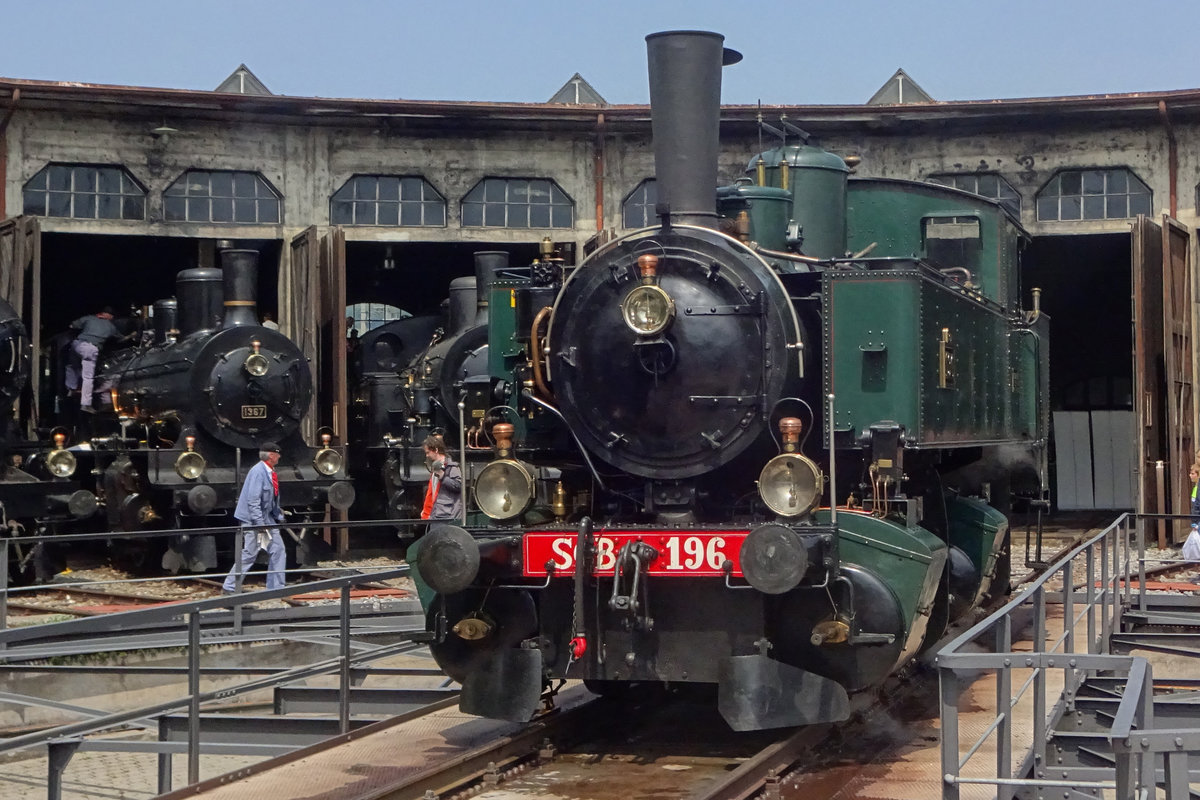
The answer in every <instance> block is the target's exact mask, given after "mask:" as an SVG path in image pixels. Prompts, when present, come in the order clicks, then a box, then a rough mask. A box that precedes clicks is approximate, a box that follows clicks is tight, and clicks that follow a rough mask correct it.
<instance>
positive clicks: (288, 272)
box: [279, 226, 321, 444]
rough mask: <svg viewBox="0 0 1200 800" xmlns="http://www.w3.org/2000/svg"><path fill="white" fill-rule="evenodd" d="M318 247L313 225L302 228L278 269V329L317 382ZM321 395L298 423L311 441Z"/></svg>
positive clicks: (316, 234) (319, 242) (317, 235)
mask: <svg viewBox="0 0 1200 800" xmlns="http://www.w3.org/2000/svg"><path fill="white" fill-rule="evenodd" d="M320 247H321V239H320V235H319V234H318V233H317V228H316V226H312V227H308V228H305V229H304V231H302V232H301V233H300V234H299V235H298V236H296V238H294V239H292V246H291V250H290V256H291V257H290V258H289V259H288V261H287V263H286V264H284V265H282V267H283V268H282V269H280V270H279V330H280V331H281V332H282V333H284V334H285V335H286V336H288V337H290V338H291V340H292V341H293V342H295V343H296V345H297V346H299V348H300V352H302V353H304V357H305V358H307V359H308V365H309V369H310V370H312V374H313V378H314V379H317V384H318V386H319V385H320V381H319V375H320V372H319V371H318V364H319V362H318V357H317V355H318V354H317V331H318V330H319V327H318V309H319V307H320V273H319V268H320ZM319 409H320V397H319V396H317V397H316V398H315V401H314V403H313V405H312V406H311V407H310V408H309V412H308V413H307V414H305V415H304V419H303V421H302V422H301V423H300V433H301V435H303V436H304V441H306V442H308V443H309V444H314V443H315V441H316V434H317V427H318V425H319V423H318V422H317V420H318V418H319V417H320V410H319Z"/></svg>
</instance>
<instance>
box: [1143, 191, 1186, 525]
mask: <svg viewBox="0 0 1200 800" xmlns="http://www.w3.org/2000/svg"><path fill="white" fill-rule="evenodd" d="M1190 246H1191V243H1190V236H1189V233H1188V230H1187V229H1186V228H1185V227H1183V226H1182V225H1180V224H1179V222H1177V221H1176V220H1174V219H1172V218H1170V217H1168V216H1165V215H1164V216H1163V218H1162V224H1161V225H1159V224H1156V223H1155V222H1152V221H1151V220H1149V219H1147V218H1146V217H1138V218H1137V219H1136V220H1135V222H1134V226H1133V242H1132V249H1133V253H1132V256H1133V258H1132V266H1133V269H1132V278H1133V336H1134V363H1133V375H1134V411H1135V417H1136V420H1137V429H1138V431H1139V436H1138V463H1139V465H1140V468H1141V475H1140V479H1139V482H1138V487H1139V492H1138V505H1137V510H1138V511H1139V512H1143V513H1152V514H1153V513H1159V514H1185V513H1187V512H1188V502H1187V501H1188V498H1189V496H1190V494H1191V486H1190V484H1189V482H1188V474H1187V473H1188V466H1189V465H1191V463H1192V462H1193V461H1194V460H1195V459H1196V438H1195V437H1196V403H1195V398H1194V396H1193V376H1194V374H1195V367H1194V358H1195V356H1194V354H1193V352H1192V338H1193V335H1192V331H1193V327H1194V314H1195V311H1194V309H1193V304H1192V296H1193V292H1194V288H1193V287H1194V277H1193V275H1192V267H1191V261H1190V257H1189V250H1190ZM1187 527H1188V526H1187V524H1186V523H1184V522H1178V523H1176V524H1175V525H1173V526H1168V525H1165V524H1163V525H1159V526H1158V537H1159V540H1160V543H1162V544H1164V545H1165V544H1167V543H1169V542H1171V541H1177V540H1178V539H1179V538H1181V536H1182V534H1183V533H1184V532H1185V531H1186V530H1187Z"/></svg>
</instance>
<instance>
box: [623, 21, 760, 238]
mask: <svg viewBox="0 0 1200 800" xmlns="http://www.w3.org/2000/svg"><path fill="white" fill-rule="evenodd" d="M724 42H725V37H724V36H722V35H721V34H719V33H709V32H707V31H665V32H663V33H652V34H650V35H649V36H647V37H646V54H647V61H648V65H649V71H650V122H651V128H652V130H653V132H654V172H655V177H656V180H657V185H658V201H659V202H660V203H666V204H668V205H669V206H670V208H671V221H672V222H674V223H680V224H687V225H703V226H705V227H708V228H714V227H716V225H717V200H716V192H717V149H718V147H719V145H720V128H721V67H722V66H723V65H726V64H736V63H737V62H738V61H741V60H742V56H741V54H740V53H738V52H737V51H735V50H727V49H725V48H724V47H723V44H724Z"/></svg>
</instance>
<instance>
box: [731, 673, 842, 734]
mask: <svg viewBox="0 0 1200 800" xmlns="http://www.w3.org/2000/svg"><path fill="white" fill-rule="evenodd" d="M717 686H718V688H717V708H718V710H719V711H720V712H721V716H722V717H724V718H725V721H726V722H728V723H729V727H731V728H733V729H734V730H735V731H754V730H761V729H763V728H784V727H790V726H793V725H812V724H815V723H818V722H840V721H841V720H844V719H846V718H847V717H849V715H850V698H849V696H848V695H847V694H846V690H845V688H844V687H843V686H842V685H841V684H840V683H838V682H837V681H834V680H830V679H829V678H823V677H821V676H820V675H817V674H815V673H812V672H808V671H806V670H802V669H799V668H797V667H793V666H790V665H788V664H784V663H783V662H781V661H775V660H774V659H771V658H768V657H766V656H760V655H750V656H732V657H730V658H726V659H725V660H724V661H722V662H721V667H720V673H719V679H718V684H717Z"/></svg>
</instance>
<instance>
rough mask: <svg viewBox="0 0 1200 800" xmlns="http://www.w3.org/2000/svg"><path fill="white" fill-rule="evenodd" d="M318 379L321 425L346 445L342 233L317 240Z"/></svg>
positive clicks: (344, 234)
mask: <svg viewBox="0 0 1200 800" xmlns="http://www.w3.org/2000/svg"><path fill="white" fill-rule="evenodd" d="M320 273H321V302H320V306H319V308H320V328H319V330H320V346H319V350H320V356H319V360H320V373H319V374H320V377H319V378H318V381H317V382H318V385H319V386H320V387H321V389H320V394H321V412H322V417H321V424H322V425H324V426H328V427H330V428H333V433H334V436H335V437H336V441H341V442H342V443H345V441H346V413H347V410H346V399H347V392H346V232H345V231H344V230H342V229H341V228H334V229H333V230H331V231H330V232H329V233H328V234H327V235H325V236H323V237H321V269H320Z"/></svg>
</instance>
